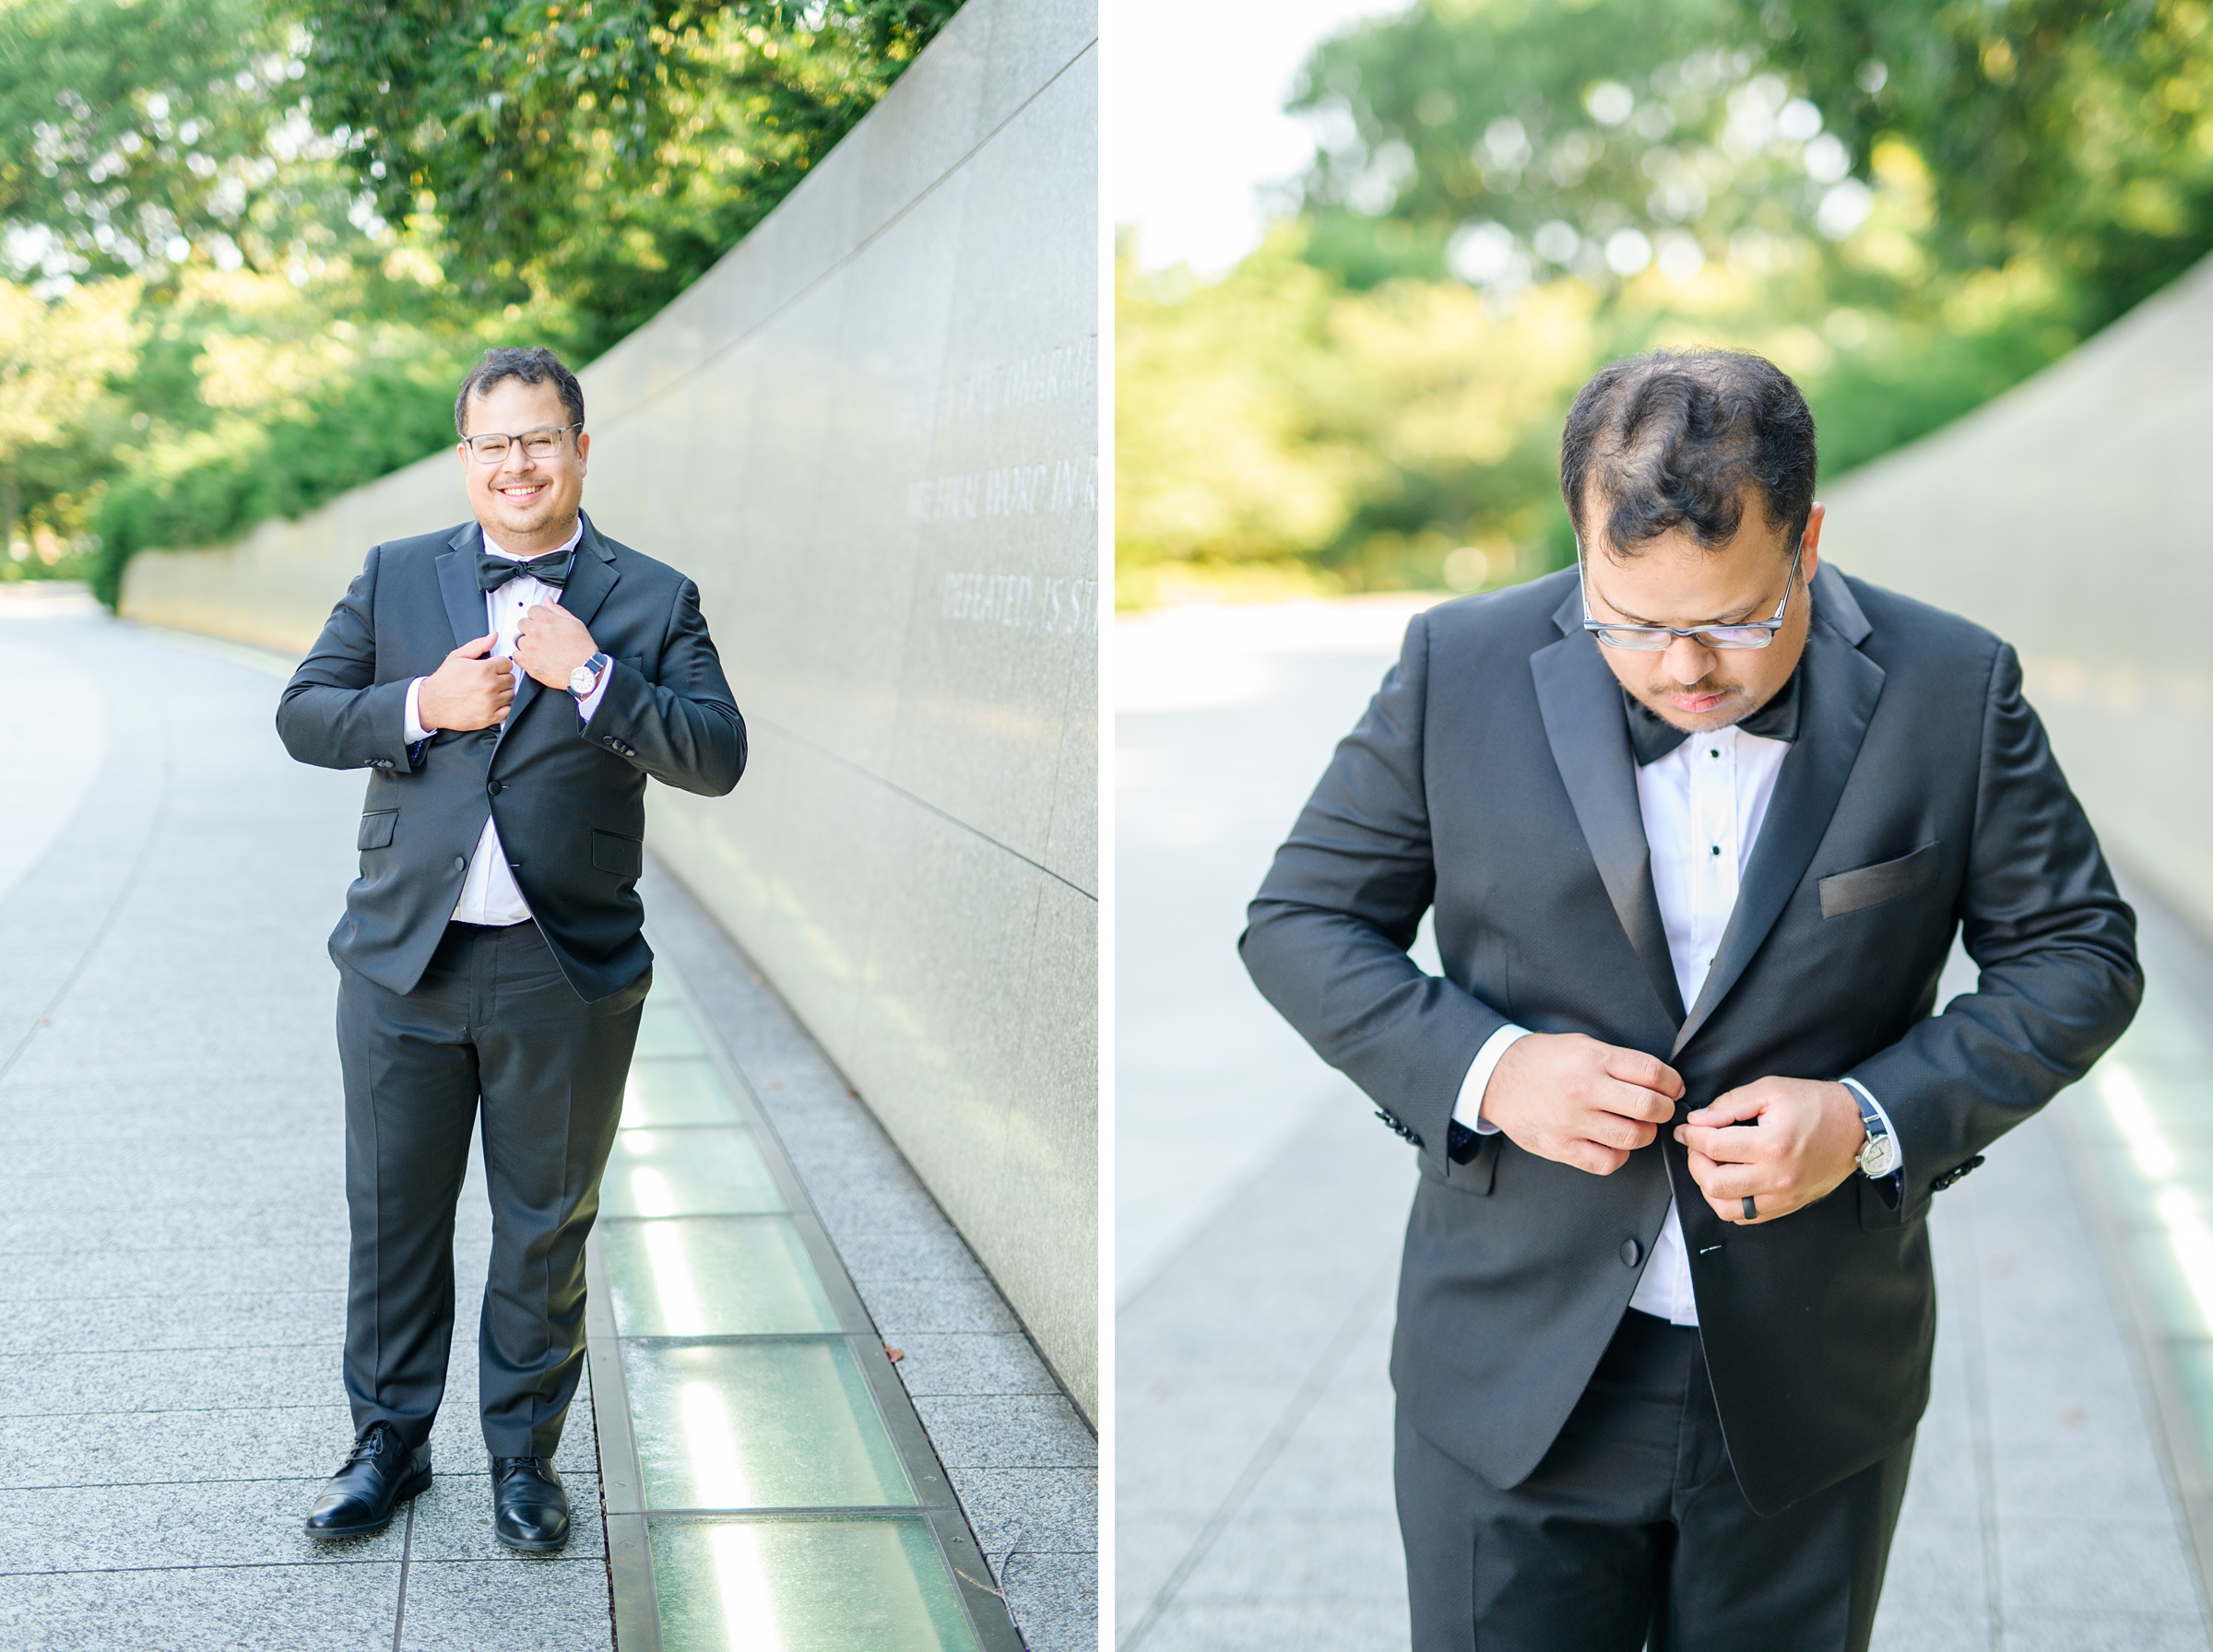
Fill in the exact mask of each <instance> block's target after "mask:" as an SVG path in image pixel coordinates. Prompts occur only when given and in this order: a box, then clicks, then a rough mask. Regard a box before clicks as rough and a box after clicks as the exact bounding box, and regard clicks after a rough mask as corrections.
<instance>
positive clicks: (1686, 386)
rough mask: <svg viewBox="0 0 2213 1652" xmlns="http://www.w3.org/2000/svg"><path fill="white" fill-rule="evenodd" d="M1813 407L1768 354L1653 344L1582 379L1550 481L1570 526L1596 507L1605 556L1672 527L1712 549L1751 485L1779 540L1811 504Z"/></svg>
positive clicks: (1733, 526) (1727, 531)
mask: <svg viewBox="0 0 2213 1652" xmlns="http://www.w3.org/2000/svg"><path fill="white" fill-rule="evenodd" d="M1816 471H1817V458H1816V454H1815V450H1814V416H1813V414H1812V412H1811V411H1810V410H1809V409H1808V408H1807V407H1806V405H1805V396H1803V395H1799V394H1798V386H1797V385H1795V384H1792V383H1791V380H1790V376H1789V375H1788V374H1786V373H1785V372H1783V371H1782V370H1781V368H1779V367H1777V366H1776V365H1775V364H1774V363H1773V362H1772V361H1769V360H1763V359H1762V358H1760V357H1758V356H1755V355H1752V354H1750V353H1748V352H1746V351H1743V350H1712V349H1707V350H1683V351H1675V350H1651V351H1649V352H1647V353H1646V354H1644V355H1641V356H1632V357H1630V358H1629V359H1628V360H1625V361H1615V362H1614V363H1613V364H1611V365H1610V366H1608V367H1606V368H1605V369H1604V370H1603V371H1602V372H1600V373H1599V374H1598V376H1597V377H1596V378H1594V379H1592V381H1591V382H1590V383H1589V384H1586V385H1584V386H1583V390H1582V394H1581V395H1578V396H1577V397H1576V398H1575V406H1574V407H1571V408H1569V409H1568V428H1567V431H1565V432H1564V433H1563V434H1562V436H1561V438H1560V492H1561V493H1562V494H1563V495H1565V496H1566V498H1567V501H1568V520H1569V521H1571V522H1573V523H1574V524H1575V532H1576V537H1577V538H1579V539H1580V540H1581V541H1583V543H1584V544H1585V545H1588V544H1589V543H1590V535H1589V532H1588V528H1587V526H1586V524H1585V523H1584V521H1583V512H1584V509H1585V507H1586V505H1597V506H1599V507H1601V508H1603V509H1604V511H1605V513H1606V514H1605V530H1606V531H1605V539H1606V545H1607V548H1608V549H1609V550H1610V551H1612V553H1613V554H1614V555H1615V556H1625V557H1626V556H1631V555H1634V554H1635V553H1636V551H1637V550H1638V549H1639V547H1641V546H1643V545H1645V544H1647V543H1648V542H1650V541H1651V540H1653V539H1656V538H1658V537H1660V536H1661V535H1662V534H1664V533H1667V532H1670V531H1671V530H1673V529H1675V528H1678V527H1680V528H1687V529H1688V530H1689V532H1690V535H1691V537H1693V538H1695V539H1696V540H1698V543H1699V544H1700V545H1702V546H1705V547H1707V548H1708V549H1711V548H1712V547H1714V546H1717V545H1721V544H1723V543H1725V542H1727V541H1728V540H1729V539H1730V538H1731V537H1734V535H1735V533H1736V530H1737V527H1738V525H1740V523H1741V522H1742V521H1743V518H1744V513H1745V491H1746V489H1747V488H1749V489H1753V490H1757V492H1758V494H1759V497H1760V501H1761V504H1762V507H1763V509H1764V510H1765V512H1766V514H1767V519H1768V521H1769V524H1770V525H1775V526H1787V527H1788V528H1789V529H1790V539H1789V542H1788V547H1787V548H1788V549H1795V547H1796V545H1797V541H1798V536H1799V535H1801V534H1803V533H1804V532H1805V523H1806V518H1807V516H1808V515H1810V514H1811V513H1812V511H1813V505H1814V478H1815V474H1816Z"/></svg>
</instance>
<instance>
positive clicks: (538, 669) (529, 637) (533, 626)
mask: <svg viewBox="0 0 2213 1652" xmlns="http://www.w3.org/2000/svg"><path fill="white" fill-rule="evenodd" d="M598 652H599V644H598V643H595V642H593V641H592V633H591V632H590V631H586V630H585V628H584V621H583V620H581V619H577V618H576V616H575V615H574V614H572V613H570V612H569V611H568V610H567V609H566V608H562V607H561V606H560V605H559V604H557V603H550V602H538V603H533V604H531V606H530V611H529V612H528V613H527V614H525V615H524V616H523V623H522V627H521V629H520V630H518V631H516V632H515V658H516V659H518V660H520V661H522V662H523V669H524V670H526V671H527V672H529V673H530V675H531V676H533V677H535V678H538V681H540V682H542V683H544V684H545V685H546V687H548V688H549V689H566V688H567V687H568V686H569V673H570V672H572V671H574V670H575V669H576V667H579V666H581V665H583V664H584V662H585V661H586V660H588V659H590V658H591V657H592V655H595V654H598Z"/></svg>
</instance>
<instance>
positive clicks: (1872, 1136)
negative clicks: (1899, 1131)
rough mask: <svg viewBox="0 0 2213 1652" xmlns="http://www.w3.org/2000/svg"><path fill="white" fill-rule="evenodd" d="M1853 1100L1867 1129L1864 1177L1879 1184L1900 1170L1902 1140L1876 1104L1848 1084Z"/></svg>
mask: <svg viewBox="0 0 2213 1652" xmlns="http://www.w3.org/2000/svg"><path fill="white" fill-rule="evenodd" d="M1844 1088H1845V1089H1847V1090H1849V1091H1852V1100H1853V1101H1855V1102H1857V1103H1859V1104H1860V1123H1862V1124H1863V1125H1864V1126H1866V1127H1867V1139H1866V1140H1865V1141H1864V1142H1863V1143H1861V1144H1860V1174H1862V1175H1864V1176H1865V1177H1866V1178H1867V1179H1868V1180H1869V1181H1871V1182H1879V1181H1881V1180H1882V1179H1883V1178H1884V1177H1885V1176H1887V1175H1890V1174H1894V1173H1895V1172H1896V1171H1897V1169H1898V1162H1899V1150H1898V1138H1896V1137H1895V1136H1893V1135H1891V1134H1890V1127H1889V1126H1888V1125H1887V1124H1885V1123H1884V1122H1883V1115H1882V1112H1881V1110H1880V1109H1878V1108H1877V1107H1876V1104H1875V1103H1874V1102H1873V1101H1871V1100H1870V1099H1869V1098H1868V1096H1867V1094H1866V1093H1865V1092H1864V1091H1862V1090H1861V1089H1860V1087H1859V1086H1858V1085H1856V1084H1847V1085H1845V1086H1844Z"/></svg>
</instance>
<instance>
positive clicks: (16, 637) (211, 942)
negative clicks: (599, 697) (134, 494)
mask: <svg viewBox="0 0 2213 1652" xmlns="http://www.w3.org/2000/svg"><path fill="white" fill-rule="evenodd" d="M0 659H5V660H6V661H7V662H8V663H9V664H10V665H11V666H13V665H15V664H16V663H18V662H20V661H26V660H28V661H30V664H31V666H32V667H33V668H34V669H37V668H48V669H60V668H65V667H64V666H63V665H61V664H56V663H55V662H75V663H78V664H81V665H83V666H84V667H86V668H87V669H89V671H90V674H91V680H93V681H94V682H96V683H97V684H98V685H99V691H100V693H101V713H102V716H103V717H104V721H105V726H106V730H107V733H106V737H105V743H104V746H103V748H102V749H101V754H100V757H99V759H98V761H99V764H100V769H99V778H97V779H96V780H95V782H94V783H93V784H92V785H90V786H89V788H88V789H87V791H86V792H85V794H84V796H83V800H82V801H81V802H80V804H79V805H78V806H77V814H76V816H74V817H72V819H71V820H70V821H69V822H68V823H67V824H66V825H65V827H64V828H63V830H61V831H60V832H58V833H57V834H56V836H55V837H54V838H53V842H52V844H50V845H49V846H48V847H47V848H45V849H44V850H43V852H42V858H40V859H38V860H36V861H34V862H32V863H31V864H30V867H29V869H28V870H27V871H26V872H25V873H24V874H23V875H22V876H21V877H19V878H18V879H16V880H15V881H14V882H13V883H12V884H11V885H8V886H6V887H0V935H6V936H7V937H8V940H9V944H8V946H6V948H0V1018H6V1023H5V1025H0V1034H4V1036H0V1064H4V1065H0V1481H5V1484H4V1485H0V1574H6V1575H0V1645H5V1646H7V1647H8V1648H9V1649H10V1652H14V1649H15V1648H17V1647H34V1646H55V1647H68V1648H70V1649H71V1652H81V1649H84V1648H105V1647H115V1648H119V1649H128V1652H139V1649H140V1648H143V1647H148V1646H156V1645H158V1646H160V1647H161V1648H163V1652H169V1649H170V1648H178V1649H191V1648H199V1647H203V1646H207V1647H228V1646H241V1647H254V1648H256V1649H266V1648H270V1647H274V1646H283V1647H284V1648H285V1649H286V1652H291V1649H292V1648H295V1647H297V1648H322V1647H348V1648H355V1647H375V1648H379V1649H382V1648H388V1647H390V1646H392V1645H393V1637H394V1631H395V1627H396V1623H397V1621H398V1614H399V1611H400V1608H401V1596H402V1571H403V1566H404V1567H405V1569H406V1570H408V1571H409V1572H411V1573H413V1574H415V1575H422V1574H424V1573H425V1572H431V1573H435V1572H436V1571H437V1570H438V1569H439V1567H440V1566H441V1565H442V1564H443V1563H440V1562H437V1561H435V1560H431V1561H419V1562H418V1563H408V1562H407V1561H406V1560H405V1559H404V1557H405V1556H406V1555H407V1553H408V1548H409V1543H408V1517H407V1516H406V1514H405V1513H404V1512H403V1514H402V1515H401V1516H400V1517H399V1518H398V1519H396V1521H395V1522H394V1524H393V1525H392V1526H391V1527H390V1528H387V1529H386V1530H385V1531H384V1532H382V1533H379V1534H376V1535H374V1536H372V1537H368V1538H362V1539H357V1540H349V1541H345V1542H339V1543H331V1544H324V1543H318V1542H316V1541H315V1540H313V1539H310V1538H309V1537H308V1536H307V1534H306V1533H305V1531H304V1530H303V1529H302V1524H301V1522H302V1516H304V1514H305V1513H306V1510H307V1508H308V1505H309V1504H310V1502H311V1501H312V1499H313V1497H314V1493H316V1492H318V1491H319V1490H320V1489H321V1487H322V1484H323V1481H324V1477H325V1476H326V1475H328V1474H329V1473H330V1472H331V1470H332V1469H335V1468H336V1467H337V1463H338V1462H339V1460H340V1459H341V1458H342V1457H344V1455H345V1451H346V1448H347V1445H348V1444H349V1441H350V1439H351V1437H352V1426H351V1421H350V1418H349V1413H348V1410H347V1407H346V1403H345V1395H344V1390H343V1388H342V1386H341V1384H340V1380H339V1338H340V1336H341V1334H342V1332H343V1327H344V1297H343V1292H344V1288H345V1283H346V1251H347V1222H346V1207H345V1197H344V1181H343V1158H344V1152H343V1108H342V1105H341V1098H340V1094H339V1087H338V1075H337V1060H336V1052H335V1049H334V1046H333V1039H332V1025H333V1018H334V1008H333V1007H334V1001H335V997H336V993H337V975H336V972H335V971H334V970H333V968H332V966H331V964H330V962H329V960H328V958H327V956H326V954H325V938H326V937H327V935H328V932H329V929H330V926H331V923H332V921H333V920H334V919H335V917H336V916H337V912H338V910H339V906H340V903H341V900H342V895H343V891H344V889H345V887H346V884H347V882H348V881H349V879H351V878H352V876H353V874H354V870H355V864H354V863H355V855H354V851H353V847H352V844H353V836H354V832H353V825H354V820H355V819H356V816H357V815H358V812H359V808H360V799H361V788H362V785H363V778H362V776H361V775H360V774H358V773H356V774H342V773H328V772H325V771H320V770H314V769H309V768H305V767H302V766H301V765H299V764H296V763H294V762H292V761H290V758H289V757H288V756H287V755H286V753H285V752H284V750H283V749H282V747H281V746H280V745H279V744H278V741H277V739H276V736H275V733H274V730H273V729H272V727H271V723H270V719H271V714H272V712H273V710H274V706H275V702H276V695H277V690H278V678H277V677H276V676H274V675H272V674H270V673H268V672H266V671H259V670H255V669H253V668H251V667H247V666H244V665H241V664H238V663H235V662H233V661H231V660H229V659H223V658H216V657H212V656H210V655H207V654H204V653H201V652H199V651H196V650H190V649H184V648H180V647H178V646H176V645H174V644H172V643H169V642H167V641H166V640H163V639H161V638H160V637H159V636H157V635H155V634H152V633H148V632H146V631H139V630H136V629H135V628H132V627H128V626H124V625H119V624H116V623H114V622H113V621H111V620H107V619H101V618H86V619H81V620H74V619H73V620H69V621H66V622H63V621H45V622H41V627H40V628H37V629H36V634H35V635H34V634H33V632H32V629H30V628H26V627H24V626H22V625H18V624H16V623H13V622H11V621H9V620H8V619H6V618H5V617H0ZM10 779H11V783H12V784H15V785H24V786H36V785H41V784H44V782H43V781H42V779H41V775H39V774H35V773H21V772H20V771H19V770H18V771H15V772H11V775H10ZM5 830H6V822H4V821H0V832H4V831H5ZM19 1041H20V1042H19ZM18 1043H19V1047H18ZM10 1051H13V1052H14V1053H13V1055H12V1057H11V1056H9V1054H8V1052H10ZM483 1201H484V1195H483V1190H482V1183H481V1180H480V1177H479V1178H472V1181H471V1183H470V1185H469V1186H468V1187H467V1189H466V1190H465V1192H464V1195H463V1206H462V1210H461V1212H460V1216H459V1221H458V1223H457V1226H458V1232H459V1240H458V1243H457V1245H456V1272H457V1276H458V1282H457V1290H456V1299H457V1307H458V1312H457V1327H456V1328H457V1333H458V1334H457V1335H456V1349H455V1356H456V1357H455V1359H454V1362H453V1371H452V1377H453V1387H452V1397H453V1398H455V1400H456V1402H457V1403H456V1404H454V1405H449V1407H448V1408H447V1413H446V1415H445V1416H444V1417H443V1418H442V1419H441V1422H440V1427H439V1436H438V1437H439V1442H440V1444H439V1450H438V1456H439V1459H440V1461H441V1463H442V1464H443V1465H445V1466H446V1467H447V1468H451V1467H454V1466H458V1465H462V1464H466V1466H467V1469H470V1470H471V1472H469V1473H467V1474H460V1475H453V1474H447V1473H442V1475H441V1481H440V1484H439V1486H438V1487H436V1488H434V1489H433V1492H432V1493H431V1494H430V1496H428V1497H427V1498H426V1499H425V1500H424V1509H423V1515H424V1517H423V1519H422V1521H421V1522H420V1527H419V1529H418V1531H417V1533H416V1537H417V1540H418V1541H417V1544H416V1549H417V1552H418V1555H419V1556H420V1554H421V1553H423V1552H432V1553H443V1552H453V1553H456V1554H467V1555H472V1556H488V1555H489V1554H490V1551H488V1550H487V1549H486V1547H485V1544H484V1541H483V1539H484V1535H485V1528H487V1527H488V1520H489V1489H488V1487H489V1482H488V1481H487V1480H486V1478H485V1469H486V1464H485V1460H484V1455H483V1445H482V1441H481V1436H480V1433H479V1430H478V1427H477V1424H476V1419H475V1410H476V1407H475V1387H476V1378H475V1355H474V1337H475V1322H476V1317H477V1307H478V1302H479V1296H480V1293H481V1284H482V1279H483V1266H484V1257H485V1247H486V1245H487V1243H488V1238H489V1213H488V1212H487V1211H486V1210H485V1209H484V1206H483ZM449 1435H450V1436H451V1437H452V1439H453V1440H455V1441H466V1442H467V1449H466V1450H465V1451H463V1450H458V1449H454V1448H451V1447H449V1445H447V1443H446V1442H447V1436H449ZM561 1460H562V1462H563V1464H564V1466H570V1465H573V1466H574V1469H576V1470H577V1471H578V1472H577V1473H576V1475H575V1476H574V1478H575V1480H576V1481H578V1482H579V1483H580V1485H581V1487H582V1490H583V1493H584V1508H583V1510H582V1511H581V1512H582V1514H583V1518H582V1519H581V1520H580V1522H579V1527H578V1532H577V1538H576V1540H575V1541H574V1543H573V1544H572V1546H571V1548H570V1550H569V1558H567V1559H564V1560H562V1561H561V1562H559V1563H556V1564H554V1565H551V1566H546V1567H540V1568H538V1572H539V1574H540V1576H541V1578H542V1579H543V1580H544V1585H543V1586H541V1587H539V1588H538V1591H537V1593H536V1596H535V1600H536V1602H537V1604H536V1605H534V1606H533V1605H528V1604H527V1602H526V1603H524V1604H517V1605H515V1606H513V1607H512V1608H511V1610H509V1611H508V1612H507V1613H506V1618H507V1620H508V1622H510V1623H511V1624H512V1625H513V1633H512V1634H511V1635H510V1636H509V1638H506V1639H501V1638H499V1636H498V1635H496V1634H490V1633H487V1632H486V1631H485V1626H484V1624H483V1623H482V1622H478V1623H476V1624H475V1626H474V1627H464V1628H456V1629H452V1630H451V1631H450V1633H448V1639H447V1641H446V1642H445V1643H444V1644H452V1645H472V1646H485V1647H489V1646H515V1647H517V1648H521V1647H538V1646H552V1645H556V1644H560V1645H575V1646H589V1647H592V1648H594V1649H595V1652H598V1649H602V1648H606V1647H608V1646H609V1644H610V1641H609V1620H608V1612H607V1591H606V1572H605V1551H604V1540H603V1538H602V1536H601V1533H600V1529H599V1521H598V1491H597V1478H596V1469H597V1464H598V1452H597V1448H596V1444H595V1441H594V1436H593V1429H592V1419H591V1415H590V1408H589V1405H588V1403H586V1404H584V1405H579V1406H578V1407H577V1408H575V1410H574V1411H573V1412H572V1413H571V1416H570V1420H569V1429H568V1434H567V1437H566V1439H565V1440H564V1442H563V1445H562V1454H561ZM456 1564H467V1566H468V1567H469V1570H468V1574H467V1575H469V1576H470V1577H472V1578H476V1579H479V1580H490V1579H491V1578H492V1577H494V1575H495V1574H497V1573H498V1572H500V1571H501V1570H503V1568H505V1567H511V1566H513V1565H514V1564H515V1563H513V1562H512V1561H508V1560H505V1559H504V1558H502V1559H498V1560H495V1559H491V1558H485V1559H483V1560H481V1561H480V1562H467V1563H462V1562H456ZM576 1579H581V1580H582V1587H575V1583H574V1580H576ZM564 1580H567V1581H564ZM407 1592H408V1595H409V1596H410V1597H411V1598H412V1597H415V1596H417V1595H418V1594H420V1599H421V1600H422V1601H423V1602H425V1603H426V1604H424V1605H423V1608H422V1611H423V1615H422V1617H421V1619H420V1622H421V1623H422V1625H423V1626H424V1628H425V1630H426V1633H427V1632H428V1631H429V1630H430V1629H432V1628H435V1626H436V1624H437V1622H438V1607H439V1602H438V1596H439V1589H438V1588H437V1587H436V1586H435V1585H433V1586H432V1587H429V1588H427V1589H423V1590H420V1591H419V1590H417V1589H416V1588H415V1587H414V1586H413V1585H412V1584H410V1585H409V1586H408V1591H407ZM475 1593H476V1595H477V1597H478V1598H479V1599H490V1598H491V1597H490V1594H489V1593H488V1592H487V1589H486V1588H485V1587H482V1584H481V1582H480V1583H479V1587H477V1588H476V1590H475ZM467 1610H468V1611H475V1610H477V1609H474V1608H470V1609H467ZM481 1615H482V1614H481V1613H479V1616H481ZM493 1615H494V1616H496V1615H497V1614H493ZM149 1625H159V1628H158V1630H154V1631H152V1632H151V1633H149V1629H148V1626H149ZM472 1637H473V1638H472ZM425 1644H432V1643H431V1642H428V1641H426V1642H425Z"/></svg>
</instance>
